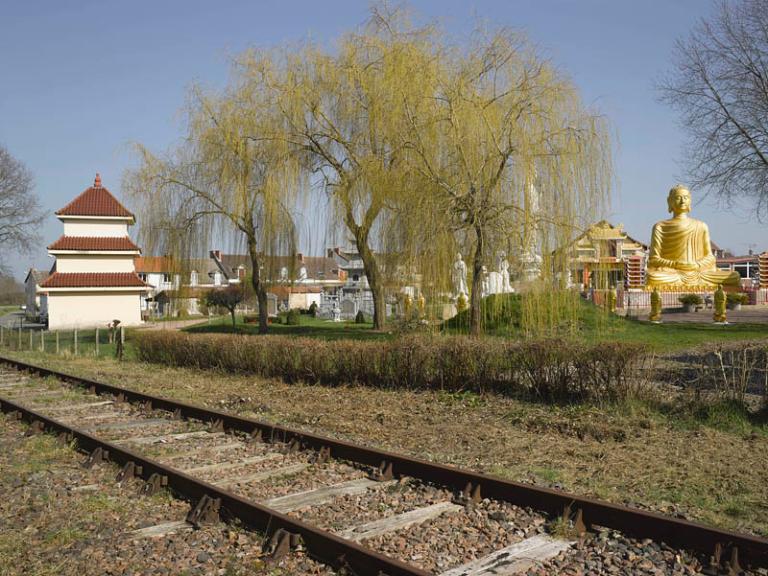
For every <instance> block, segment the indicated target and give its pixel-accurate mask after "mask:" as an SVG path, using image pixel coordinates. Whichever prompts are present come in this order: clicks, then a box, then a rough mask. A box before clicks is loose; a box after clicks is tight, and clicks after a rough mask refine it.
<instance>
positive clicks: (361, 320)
mask: <svg viewBox="0 0 768 576" xmlns="http://www.w3.org/2000/svg"><path fill="white" fill-rule="evenodd" d="M355 324H365V314H363V311H362V310H358V311H357V314H355Z"/></svg>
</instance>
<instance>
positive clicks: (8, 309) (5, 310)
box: [0, 306, 21, 316]
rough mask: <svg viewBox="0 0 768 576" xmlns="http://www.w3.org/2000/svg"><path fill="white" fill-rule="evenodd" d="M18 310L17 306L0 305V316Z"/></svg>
mask: <svg viewBox="0 0 768 576" xmlns="http://www.w3.org/2000/svg"><path fill="white" fill-rule="evenodd" d="M20 310H21V308H20V307H19V306H0V316H5V315H6V314H10V313H11V312H19V311H20Z"/></svg>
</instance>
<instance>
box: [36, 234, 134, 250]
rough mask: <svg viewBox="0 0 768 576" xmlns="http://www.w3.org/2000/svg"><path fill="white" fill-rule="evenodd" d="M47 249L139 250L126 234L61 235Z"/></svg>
mask: <svg viewBox="0 0 768 576" xmlns="http://www.w3.org/2000/svg"><path fill="white" fill-rule="evenodd" d="M48 250H108V251H122V250H126V251H130V252H135V251H137V250H140V249H139V247H138V246H136V244H134V243H133V241H132V240H131V239H130V238H129V237H128V236H118V237H106V236H62V237H61V238H59V239H58V240H56V242H54V243H53V244H51V245H50V246H48Z"/></svg>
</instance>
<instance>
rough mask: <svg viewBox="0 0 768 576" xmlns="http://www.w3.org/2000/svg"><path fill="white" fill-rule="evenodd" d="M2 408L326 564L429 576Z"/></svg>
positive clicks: (391, 575) (45, 420)
mask: <svg viewBox="0 0 768 576" xmlns="http://www.w3.org/2000/svg"><path fill="white" fill-rule="evenodd" d="M0 411H2V412H6V413H16V414H17V415H18V416H19V417H20V418H21V419H23V420H25V421H27V422H29V423H30V424H31V425H33V426H34V428H35V430H36V431H38V432H42V431H49V432H52V433H56V434H67V435H71V436H68V438H72V439H73V440H75V441H76V442H77V446H78V448H79V449H80V450H83V451H85V452H89V453H94V452H95V451H96V450H97V449H99V448H100V449H101V452H99V453H98V454H99V458H100V459H101V458H102V456H101V455H102V454H104V453H105V452H106V454H107V457H106V459H108V460H109V461H111V462H114V463H116V464H120V465H125V464H128V463H132V470H134V471H136V470H138V469H137V466H138V467H140V473H139V476H140V477H141V478H144V479H145V480H148V481H149V480H150V479H151V478H152V477H153V476H154V475H155V474H157V475H158V476H157V477H158V478H163V482H162V484H163V485H164V486H167V487H168V488H170V489H172V490H173V491H174V492H176V493H177V494H179V495H181V496H182V497H184V498H185V499H187V500H189V501H191V502H199V501H200V500H202V499H203V497H204V496H207V497H208V498H211V499H220V502H221V504H220V513H221V514H223V515H224V516H225V517H229V518H237V519H238V520H240V521H242V522H243V523H245V524H246V525H248V526H250V527H252V528H254V529H255V530H258V531H259V532H261V533H263V534H265V535H267V537H269V536H270V535H274V534H276V533H278V532H279V531H280V530H281V529H282V530H285V531H287V532H288V533H291V534H298V535H299V536H300V537H301V540H302V542H303V544H304V546H305V547H306V549H307V551H308V552H309V553H310V555H311V556H313V557H314V558H317V559H318V560H320V561H322V562H325V563H327V564H330V565H331V566H337V567H338V566H342V567H345V568H347V569H348V570H350V571H351V573H352V574H371V575H380V574H386V575H388V576H429V572H425V571H424V570H421V569H419V568H417V567H415V566H411V565H409V564H406V563H404V562H400V561H399V560H396V559H394V558H389V557H387V556H384V555H383V554H379V553H378V552H375V551H373V550H371V549H369V548H365V547H363V546H360V545H359V544H356V543H355V542H352V541H350V540H345V539H343V538H340V537H338V536H336V535H334V534H332V533H330V532H326V531H325V530H321V529H319V528H315V527H314V526H311V525H309V524H306V523H304V522H302V521H300V520H297V519H295V518H292V517H290V516H286V515H285V514H281V513H279V512H277V511H275V510H272V509H270V508H267V507H266V506H262V505H260V504H258V503H256V502H253V501H251V500H247V499H246V498H242V497H241V496H238V495H237V494H234V493H233V492H230V491H228V490H223V489H221V488H218V487H216V486H214V485H212V484H209V483H207V482H204V481H202V480H198V479H197V478H193V477H191V476H189V475H187V474H184V473H183V472H180V471H179V470H176V469H174V468H171V467H169V466H165V465H164V464H161V463H160V462H157V461H156V460H152V459H150V458H147V457H145V456H141V455H140V454H137V453H136V452H133V451H131V450H127V449H125V448H123V447H120V446H118V445H116V444H112V443H111V442H106V441H104V440H101V439H99V438H97V437H95V436H92V435H90V434H88V433H86V432H83V431H81V430H78V429H77V428H74V427H72V426H68V425H67V424H64V423H62V422H59V421H57V420H54V419H52V418H49V417H47V416H43V415H42V414H38V413H37V412H34V411H32V410H29V409H28V408H25V407H23V406H21V405H19V404H16V403H14V402H10V401H8V400H4V399H2V398H0Z"/></svg>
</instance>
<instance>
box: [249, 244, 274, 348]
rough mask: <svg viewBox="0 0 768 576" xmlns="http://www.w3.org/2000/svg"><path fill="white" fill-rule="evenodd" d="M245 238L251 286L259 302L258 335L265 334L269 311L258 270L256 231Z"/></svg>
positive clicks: (265, 292)
mask: <svg viewBox="0 0 768 576" xmlns="http://www.w3.org/2000/svg"><path fill="white" fill-rule="evenodd" d="M247 236H248V255H249V256H250V257H251V286H252V287H253V292H254V293H255V294H256V298H257V300H258V302H259V334H266V333H267V328H268V326H269V311H268V310H267V291H266V290H265V289H264V283H263V282H262V281H261V270H259V246H258V243H257V242H256V231H255V230H253V231H251V232H250V233H248V234H247Z"/></svg>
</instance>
